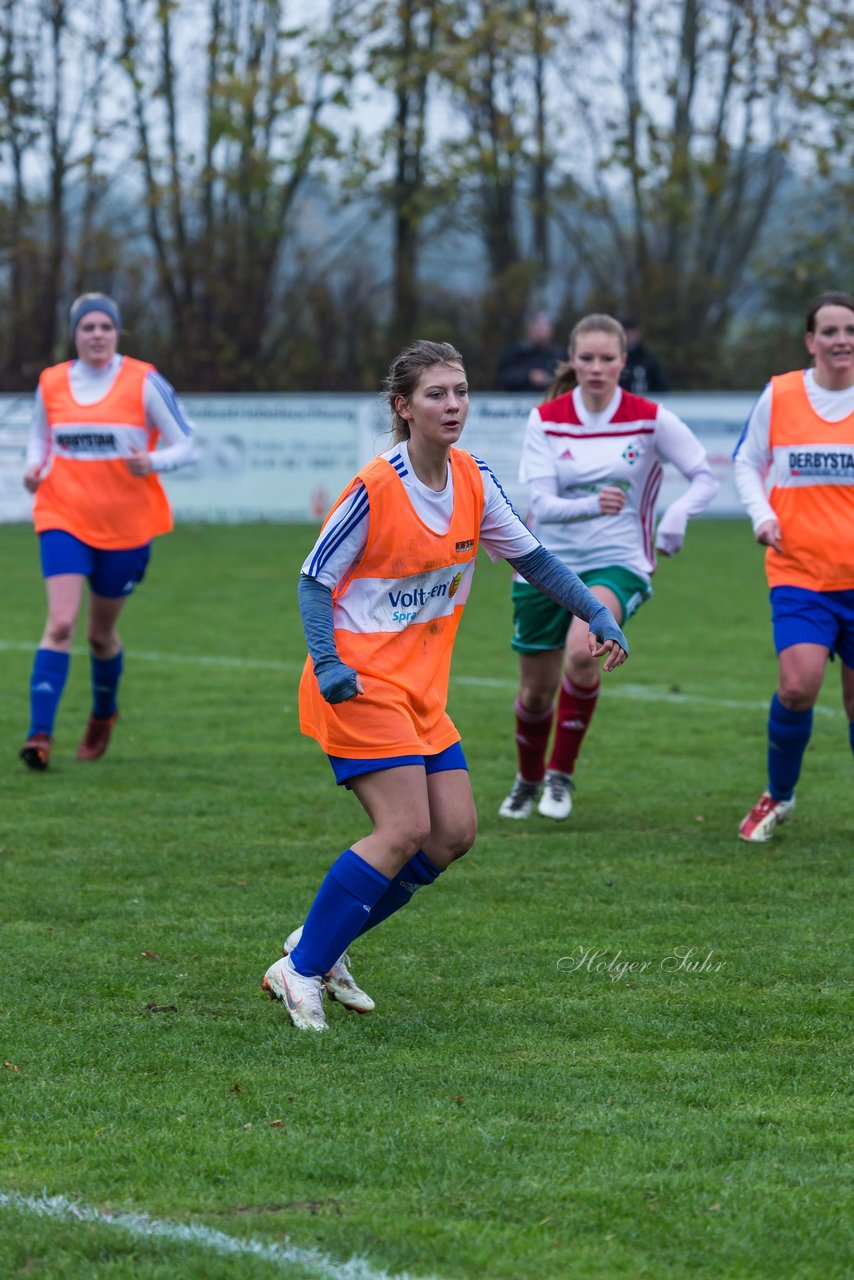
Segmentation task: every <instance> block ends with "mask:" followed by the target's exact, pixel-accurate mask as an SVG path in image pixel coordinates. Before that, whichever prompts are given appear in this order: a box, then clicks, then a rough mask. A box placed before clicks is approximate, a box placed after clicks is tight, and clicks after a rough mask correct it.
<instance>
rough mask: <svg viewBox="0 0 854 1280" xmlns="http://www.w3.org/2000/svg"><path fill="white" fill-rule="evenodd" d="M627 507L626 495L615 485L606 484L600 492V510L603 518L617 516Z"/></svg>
mask: <svg viewBox="0 0 854 1280" xmlns="http://www.w3.org/2000/svg"><path fill="white" fill-rule="evenodd" d="M625 505H626V495H625V493H624V492H623V490H622V489H620V488H619V487H618V486H617V485H615V484H605V485H603V486H602V488H601V489H600V490H599V510H600V511H601V513H602V515H603V516H615V515H617V514H618V513H619V512H620V511H622V509H623V507H624V506H625Z"/></svg>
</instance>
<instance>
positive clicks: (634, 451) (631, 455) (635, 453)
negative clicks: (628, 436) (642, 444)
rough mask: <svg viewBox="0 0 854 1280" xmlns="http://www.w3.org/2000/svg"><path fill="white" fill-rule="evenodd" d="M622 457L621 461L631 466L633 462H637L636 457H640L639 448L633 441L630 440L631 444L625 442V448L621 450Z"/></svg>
mask: <svg viewBox="0 0 854 1280" xmlns="http://www.w3.org/2000/svg"><path fill="white" fill-rule="evenodd" d="M622 457H623V461H624V462H627V463H628V464H629V466H630V467H631V466H633V465H634V463H636V462H637V460H638V458H639V457H640V449H639V448H638V447H637V445H636V444H635V443H634V442H632V443H631V444H627V445H626V447H625V449H624V450H623V453H622Z"/></svg>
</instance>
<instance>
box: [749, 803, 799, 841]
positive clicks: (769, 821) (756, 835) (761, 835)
mask: <svg viewBox="0 0 854 1280" xmlns="http://www.w3.org/2000/svg"><path fill="white" fill-rule="evenodd" d="M794 812H795V797H794V796H792V798H791V800H775V799H774V797H773V796H772V795H771V792H770V791H763V792H762V795H761V796H760V797H759V799H758V800H757V801H756V804H755V805H754V806H753V808H752V809H751V810H750V813H748V814H747V816H746V817H745V818H742V820H741V823H740V825H739V828H738V834H739V836H740V837H741V839H742V840H748V841H749V842H750V843H751V844H764V843H765V841H766V840H770V839H771V837H772V835H773V834H774V831H775V829H776V828H777V827H779V826H780V824H781V823H782V822H788V821H789V819H790V818H791V816H792V814H793V813H794Z"/></svg>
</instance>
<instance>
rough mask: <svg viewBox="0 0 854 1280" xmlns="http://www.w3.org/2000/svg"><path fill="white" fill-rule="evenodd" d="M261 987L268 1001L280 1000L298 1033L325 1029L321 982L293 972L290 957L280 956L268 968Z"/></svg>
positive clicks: (318, 979) (294, 970) (319, 979)
mask: <svg viewBox="0 0 854 1280" xmlns="http://www.w3.org/2000/svg"><path fill="white" fill-rule="evenodd" d="M261 986H262V988H263V989H264V990H265V991H266V992H267V994H268V996H269V997H270V999H271V1000H281V1002H282V1004H283V1005H284V1006H285V1008H286V1009H287V1011H288V1014H289V1015H290V1019H291V1022H292V1023H293V1024H294V1026H295V1027H299V1029H300V1031H325V1030H326V1026H327V1023H326V1012H325V1010H324V1008H323V981H322V979H321V978H320V977H317V978H314V977H311V978H307V977H305V976H304V974H301V973H297V971H296V969H295V968H294V966H293V963H292V961H291V958H290V956H282V958H281V960H276V961H275V963H274V964H271V965H270V967H269V969H268V970H267V972H266V973H265V974H264V977H263V979H262V980H261Z"/></svg>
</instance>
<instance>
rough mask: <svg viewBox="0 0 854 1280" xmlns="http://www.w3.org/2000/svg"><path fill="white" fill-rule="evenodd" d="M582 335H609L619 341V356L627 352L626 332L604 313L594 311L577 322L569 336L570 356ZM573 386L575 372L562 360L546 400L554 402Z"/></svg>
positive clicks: (617, 321) (616, 321)
mask: <svg viewBox="0 0 854 1280" xmlns="http://www.w3.org/2000/svg"><path fill="white" fill-rule="evenodd" d="M583 333H610V334H612V335H613V336H614V337H615V338H617V340H618V341H619V343H620V354H621V355H625V354H626V351H627V350H628V342H627V341H626V331H625V329H624V328H623V326H622V325H621V324H620V322H619V320H615V319H614V317H613V316H606V315H605V314H604V313H600V312H595V311H594V312H593V314H592V315H589V316H584V318H583V319H582V320H579V321H578V324H576V325H575V327H574V328H573V330H572V332H571V333H570V335H569V348H568V350H569V354H570V356H572V355H573V354H574V352H575V344H576V343H577V341H578V339H579V338H580V337H581V335H582V334H583ZM574 386H575V370H574V369H573V367H572V365H571V364H570V362H569V360H564V361H563V363H562V364H559V365H558V367H557V368H556V369H555V376H554V381H553V382H552V385H551V386H550V387H549V389H548V391H547V392H546V400H556V399H557V397H558V396H562V395H565V393H566V392H567V391H571V390H572V388H573V387H574Z"/></svg>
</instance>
